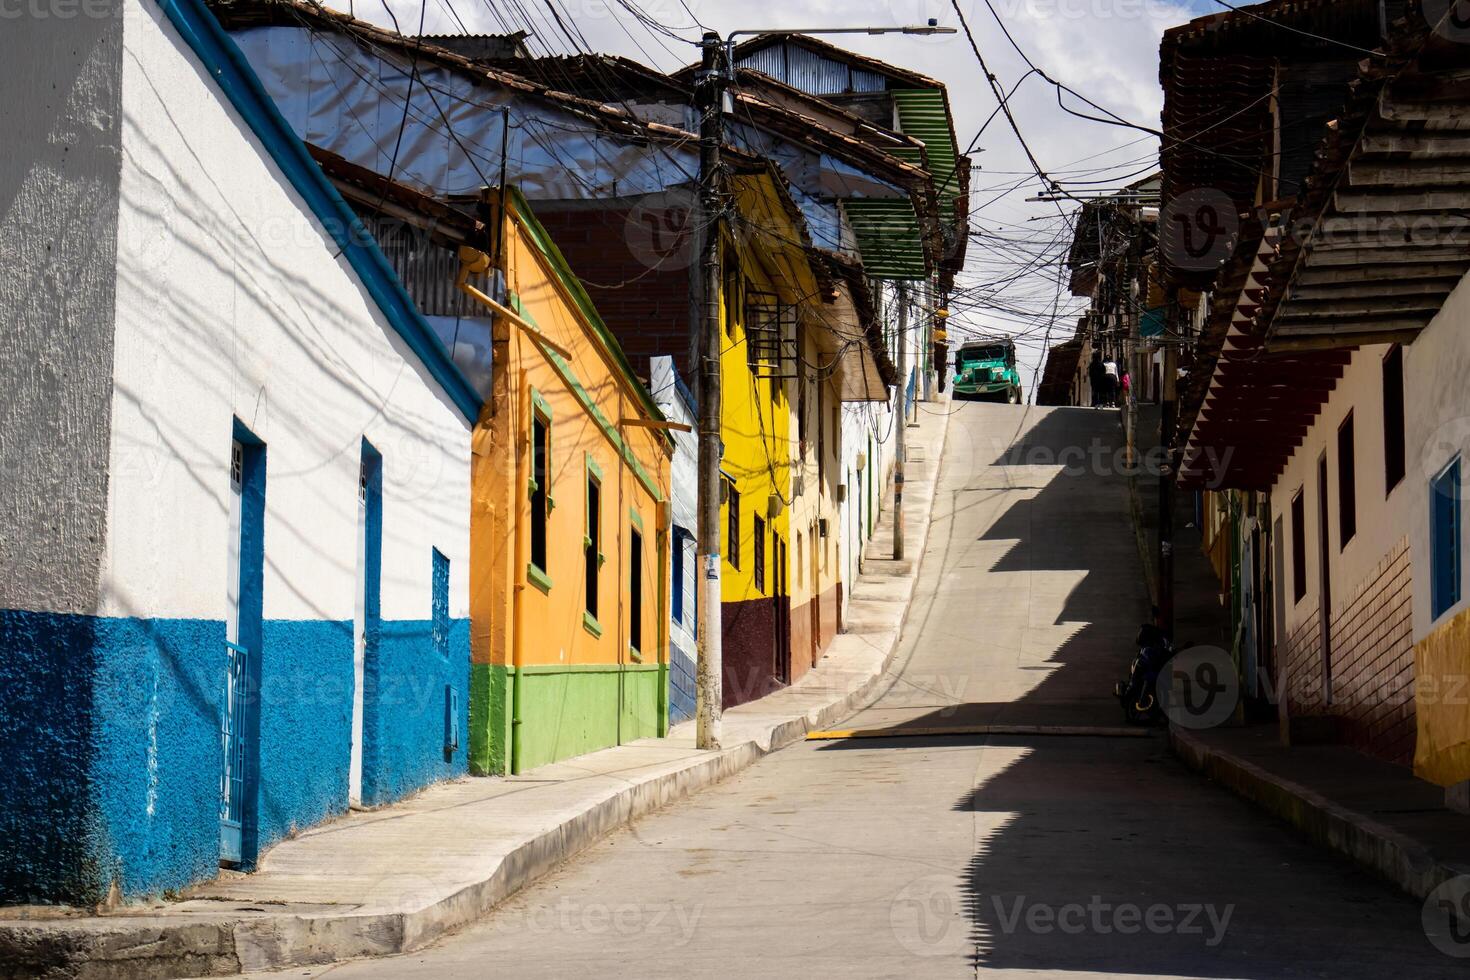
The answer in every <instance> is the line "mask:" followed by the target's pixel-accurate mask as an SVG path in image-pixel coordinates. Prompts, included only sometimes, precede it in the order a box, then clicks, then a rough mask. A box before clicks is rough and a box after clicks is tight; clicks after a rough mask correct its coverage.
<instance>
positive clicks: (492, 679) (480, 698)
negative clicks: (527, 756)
mask: <svg viewBox="0 0 1470 980" xmlns="http://www.w3.org/2000/svg"><path fill="white" fill-rule="evenodd" d="M512 673H513V668H510V667H505V666H501V665H499V664H471V665H470V719H469V721H470V772H472V773H474V774H475V775H476V776H503V775H505V774H506V773H507V772H509V771H510V728H511V725H510V711H509V710H508V708H509V706H510V703H511V696H510V690H511V674H512Z"/></svg>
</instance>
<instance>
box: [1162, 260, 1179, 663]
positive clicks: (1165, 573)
mask: <svg viewBox="0 0 1470 980" xmlns="http://www.w3.org/2000/svg"><path fill="white" fill-rule="evenodd" d="M1167 311H1168V312H1167V314H1166V317H1165V328H1164V379H1163V381H1164V383H1163V391H1162V392H1161V395H1160V397H1161V398H1162V400H1163V405H1162V406H1161V416H1162V421H1161V423H1160V425H1159V445H1160V446H1161V447H1163V450H1164V461H1163V466H1161V467H1160V468H1159V616H1160V618H1161V619H1162V621H1163V622H1162V624H1161V625H1162V626H1163V628H1164V631H1165V632H1166V633H1167V634H1168V635H1169V638H1170V639H1173V637H1174V430H1175V428H1176V427H1177V423H1176V416H1177V413H1178V410H1179V402H1178V385H1177V383H1176V382H1177V379H1178V376H1179V339H1180V337H1181V336H1183V331H1182V330H1180V329H1179V312H1180V311H1179V292H1178V290H1177V289H1174V288H1171V289H1170V290H1169V298H1168V307H1167Z"/></svg>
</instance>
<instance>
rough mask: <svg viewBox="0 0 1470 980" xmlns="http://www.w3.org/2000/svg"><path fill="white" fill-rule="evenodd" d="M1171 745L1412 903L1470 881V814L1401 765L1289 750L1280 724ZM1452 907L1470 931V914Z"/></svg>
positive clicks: (1339, 749)
mask: <svg viewBox="0 0 1470 980" xmlns="http://www.w3.org/2000/svg"><path fill="white" fill-rule="evenodd" d="M1169 742H1170V745H1171V747H1172V748H1173V750H1174V754H1175V755H1176V756H1178V757H1179V758H1180V759H1181V760H1183V761H1184V763H1185V764H1186V765H1188V766H1189V767H1190V768H1192V769H1194V770H1195V771H1197V772H1199V773H1201V774H1203V775H1205V776H1208V777H1209V778H1210V779H1211V780H1213V781H1215V782H1217V783H1219V784H1220V785H1222V786H1224V787H1225V788H1226V789H1229V790H1230V791H1231V792H1233V793H1235V794H1236V795H1238V796H1241V797H1243V798H1244V799H1246V800H1249V801H1250V802H1252V803H1255V804H1256V805H1257V806H1260V807H1261V808H1263V809H1265V810H1267V811H1268V812H1270V813H1271V814H1273V815H1274V816H1276V817H1279V818H1280V819H1282V820H1284V821H1286V822H1287V823H1288V824H1290V825H1291V826H1292V827H1294V828H1296V829H1297V830H1298V831H1299V832H1301V833H1302V834H1305V835H1306V836H1307V837H1308V838H1309V839H1311V840H1312V841H1313V842H1315V843H1317V844H1320V845H1321V846H1323V847H1327V848H1330V849H1332V850H1334V851H1337V852H1338V853H1339V854H1341V855H1343V856H1344V857H1347V858H1350V859H1352V860H1353V861H1355V862H1357V863H1358V864H1359V865H1361V866H1363V867H1364V868H1366V869H1367V870H1369V871H1372V872H1375V873H1376V874H1378V875H1380V876H1381V877H1383V878H1386V879H1388V880H1389V881H1390V882H1392V883H1394V884H1395V885H1397V886H1398V887H1399V888H1401V889H1403V890H1404V891H1405V892H1407V893H1409V894H1410V895H1413V896H1414V897H1415V898H1421V899H1422V898H1427V897H1428V896H1429V894H1430V893H1431V892H1433V891H1434V890H1435V889H1436V888H1438V887H1439V886H1440V885H1442V884H1444V883H1445V882H1447V881H1449V880H1451V879H1453V878H1455V877H1458V876H1461V875H1470V817H1467V816H1465V815H1464V814H1461V813H1456V812H1454V811H1453V810H1449V809H1446V808H1445V805H1444V790H1442V789H1440V788H1439V787H1438V786H1433V785H1431V784H1429V783H1426V782H1424V781H1423V780H1422V779H1417V778H1415V776H1414V774H1413V773H1412V772H1410V771H1409V770H1408V769H1406V768H1404V767H1403V766H1397V765H1394V764H1392V763H1389V762H1382V761H1380V760H1378V759H1374V758H1371V757H1369V756H1366V755H1363V754H1362V753H1360V752H1357V751H1355V750H1353V749H1350V748H1347V747H1346V746H1338V745H1331V746H1295V747H1292V748H1287V747H1285V746H1283V745H1281V743H1280V741H1279V738H1278V732H1277V727H1276V726H1275V725H1274V724H1270V725H1252V726H1249V727H1245V728H1219V729H1213V730H1211V731H1202V732H1201V731H1187V730H1183V729H1180V728H1173V729H1172V730H1171V731H1170V733H1169ZM1455 908H1456V910H1457V912H1458V913H1459V916H1460V919H1461V921H1462V923H1464V924H1465V925H1466V926H1470V908H1467V907H1466V906H1465V905H1464V903H1456V904H1455Z"/></svg>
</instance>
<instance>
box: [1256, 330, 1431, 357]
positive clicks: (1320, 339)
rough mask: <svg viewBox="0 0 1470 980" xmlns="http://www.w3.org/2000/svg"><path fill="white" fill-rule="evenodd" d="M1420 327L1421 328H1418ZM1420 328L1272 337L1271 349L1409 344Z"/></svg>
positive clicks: (1347, 347)
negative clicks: (1345, 334) (1349, 333)
mask: <svg viewBox="0 0 1470 980" xmlns="http://www.w3.org/2000/svg"><path fill="white" fill-rule="evenodd" d="M1420 329H1422V328H1420ZM1420 329H1416V330H1387V331H1383V332H1380V333H1362V334H1352V335H1351V336H1342V335H1337V336H1334V335H1322V336H1294V337H1279V338H1272V340H1271V349H1272V350H1275V351H1282V352H1299V351H1320V350H1352V349H1355V348H1358V347H1370V346H1372V345H1374V344H1409V343H1413V341H1414V338H1415V337H1417V336H1419V333H1420Z"/></svg>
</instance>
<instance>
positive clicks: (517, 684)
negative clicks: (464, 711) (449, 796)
mask: <svg viewBox="0 0 1470 980" xmlns="http://www.w3.org/2000/svg"><path fill="white" fill-rule="evenodd" d="M667 684H668V668H667V667H666V666H665V665H663V664H647V665H644V664H625V665H618V664H606V665H603V664H586V665H581V664H579V665H570V666H555V665H553V666H535V667H523V668H521V670H520V671H519V672H517V671H516V669H515V668H514V667H504V666H498V665H491V664H475V665H474V667H473V668H472V670H471V674H470V719H469V721H470V768H471V771H472V772H474V773H475V774H476V775H504V774H506V773H521V772H526V771H527V770H530V769H534V768H536V767H537V766H544V765H546V764H548V763H551V762H557V761H560V760H562V759H569V758H571V757H573V756H578V755H585V754H586V753H588V752H596V751H597V750H598V749H605V748H609V747H611V746H614V745H621V744H624V743H626V742H632V741H635V740H637V739H640V738H653V737H658V736H662V735H664V734H666V733H667V730H668V699H667V696H666V692H665V686H666V685H667ZM517 697H519V698H520V704H519V709H520V710H519V711H513V710H512V706H513V705H514V704H515V699H516V698H517Z"/></svg>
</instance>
